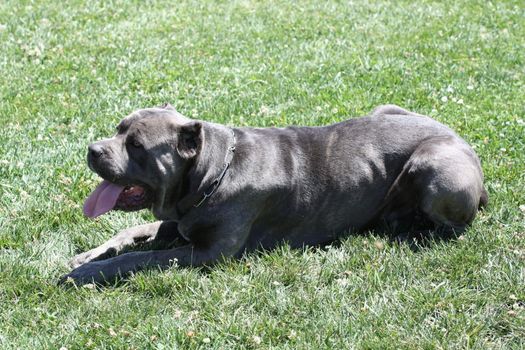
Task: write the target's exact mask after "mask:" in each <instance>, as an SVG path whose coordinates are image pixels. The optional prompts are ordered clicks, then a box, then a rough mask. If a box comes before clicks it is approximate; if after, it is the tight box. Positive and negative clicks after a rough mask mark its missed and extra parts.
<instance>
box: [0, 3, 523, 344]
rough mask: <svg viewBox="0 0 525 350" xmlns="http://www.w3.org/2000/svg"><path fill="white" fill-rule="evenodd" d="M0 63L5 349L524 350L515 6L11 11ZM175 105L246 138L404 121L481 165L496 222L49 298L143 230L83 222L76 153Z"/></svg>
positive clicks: (153, 275) (131, 6) (128, 217)
mask: <svg viewBox="0 0 525 350" xmlns="http://www.w3.org/2000/svg"><path fill="white" fill-rule="evenodd" d="M0 44H1V51H0V77H1V84H0V126H1V128H0V310H1V312H0V348H2V349H19V348H21V349H40V348H49V349H58V348H60V347H66V348H68V349H85V348H88V349H89V348H108V349H119V348H135V349H143V348H150V349H165V348H169V349H172V348H180V349H186V348H203V349H207V348H215V349H229V348H246V349H249V348H261V349H268V348H279V349H318V348H324V349H346V348H358V349H363V348H365V349H386V348H391V349H397V348H408V349H422V348H426V349H434V348H442V349H451V348H495V349H498V348H499V349H508V348H514V349H522V348H524V347H525V207H523V205H525V185H524V184H525V107H524V106H525V68H524V67H525V4H524V3H523V1H519V0H516V1H494V2H488V1H463V0H462V1H447V2H432V1H426V0H423V1H417V2H413V1H399V2H393V1H392V2H391V1H355V2H339V1H326V2H325V1H314V0H307V1H302V2H301V3H292V2H289V1H264V2H263V1H231V2H230V1H221V2H215V1H182V2H180V1H173V2H168V1H144V2H143V1H89V2H87V1H86V2H81V1H68V2H58V1H54V2H51V1H49V2H44V1H22V0H7V1H5V0H4V1H2V2H0ZM166 101H169V102H171V103H172V104H173V105H174V106H176V108H177V109H178V110H179V111H180V112H182V113H183V114H186V115H188V116H190V117H195V118H200V119H204V120H209V121H214V122H220V123H225V124H231V125H252V126H271V125H278V126H284V125H289V124H301V125H321V124H327V123H331V122H336V121H340V120H343V119H345V118H348V117H355V116H359V115H363V114H366V113H368V112H369V111H371V110H372V109H373V107H375V106H376V105H378V104H384V103H396V104H399V105H401V106H403V107H405V108H408V109H411V110H414V111H417V112H419V113H423V114H427V115H430V116H432V117H434V118H436V119H438V120H439V121H441V122H444V123H446V124H448V125H450V126H451V127H452V128H454V129H455V130H457V132H458V133H459V134H460V135H462V136H463V137H464V138H465V139H466V140H468V141H469V142H470V143H471V144H472V145H473V146H474V147H475V149H476V150H477V152H478V153H479V155H480V158H481V160H482V163H483V169H484V171H485V176H486V186H487V189H488V191H489V193H490V205H489V207H488V209H487V210H486V211H484V212H482V213H480V214H479V216H478V217H477V219H476V221H475V222H474V224H473V226H472V227H471V228H470V229H469V230H468V231H467V232H466V233H465V234H464V235H463V236H461V237H460V239H459V240H456V241H451V242H446V243H445V242H434V243H432V244H430V246H428V247H425V248H422V249H420V250H418V251H413V250H411V249H410V247H408V246H407V245H406V244H392V243H389V242H386V241H383V239H382V238H380V236H378V235H375V234H374V233H370V234H367V235H361V236H351V237H348V238H347V239H345V240H344V241H343V242H342V244H341V245H340V246H337V247H332V248H329V249H326V250H318V249H317V250H316V249H306V250H298V251H293V250H290V249H288V248H287V247H283V248H281V249H278V250H276V251H273V252H269V253H265V254H260V255H249V256H248V257H246V258H245V259H243V260H242V261H227V262H225V263H223V264H221V265H219V266H217V267H214V268H212V269H210V270H209V271H203V270H199V269H177V268H173V269H171V270H169V271H167V272H162V273H159V272H157V271H148V272H146V273H140V274H137V275H136V276H135V277H133V278H131V279H130V281H129V282H128V283H125V284H123V285H121V286H117V287H110V288H106V289H102V290H97V289H89V288H80V289H78V290H76V289H70V290H66V289H63V288H59V287H57V286H56V285H55V282H56V280H57V278H58V277H59V276H60V275H62V274H64V273H66V272H67V271H68V268H67V265H66V264H67V261H68V259H69V258H71V257H72V256H73V255H74V254H75V253H78V252H80V251H84V250H86V249H88V248H91V247H94V246H96V245H98V244H100V243H102V242H103V241H104V240H106V239H108V238H109V237H111V236H112V234H114V233H115V232H116V231H118V230H120V229H123V228H125V227H129V226H132V225H135V224H138V223H142V222H145V221H147V220H151V219H152V217H151V215H150V214H148V213H146V212H140V213H133V214H124V213H112V214H109V215H106V216H104V217H102V218H100V219H98V220H95V221H92V220H88V219H86V218H84V217H83V215H82V213H81V205H82V202H83V200H84V198H85V197H86V196H87V194H88V193H89V192H90V191H91V190H92V189H93V188H94V186H95V183H96V182H97V181H98V180H97V178H96V176H95V175H94V174H92V173H91V172H90V171H89V170H88V168H87V166H86V163H85V153H86V146H87V145H88V143H89V142H91V141H93V140H96V139H98V138H101V137H105V136H108V135H110V134H112V132H113V130H114V126H115V125H116V123H117V121H119V120H120V118H121V117H122V116H124V115H126V114H127V113H129V112H131V111H132V110H134V109H137V108H141V107H146V106H153V105H159V104H161V103H163V102H166ZM460 171H461V169H458V172H460ZM520 205H521V206H522V207H521V208H522V209H520Z"/></svg>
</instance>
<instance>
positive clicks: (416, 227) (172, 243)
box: [96, 219, 462, 288]
mask: <svg viewBox="0 0 525 350" xmlns="http://www.w3.org/2000/svg"><path fill="white" fill-rule="evenodd" d="M461 234H462V231H461V232H456V231H454V230H450V229H443V228H436V227H434V225H433V224H432V223H431V222H430V221H428V220H424V219H423V220H410V221H409V222H396V223H395V224H394V225H393V224H392V223H387V222H379V223H376V225H374V226H373V227H367V228H365V229H363V230H359V231H355V230H354V231H347V232H346V233H345V234H343V235H341V236H340V237H339V238H337V239H334V240H331V241H327V242H324V243H321V244H317V245H314V246H310V247H311V248H313V249H314V250H316V249H318V250H320V251H325V250H327V249H329V248H340V247H342V246H343V244H344V241H345V239H346V238H348V237H351V236H354V237H355V236H361V237H363V238H370V237H374V239H375V238H378V237H379V238H382V239H384V240H386V241H388V242H389V243H390V244H391V245H399V246H406V247H408V248H409V249H410V250H412V251H413V252H419V251H420V250H422V249H425V248H429V247H431V246H433V245H435V244H436V243H442V242H449V241H454V240H456V239H457V238H458V237H459V236H460V235H461ZM137 243H139V244H137V245H136V246H135V247H133V248H130V249H125V250H123V251H121V252H119V254H118V255H121V254H125V253H128V252H132V251H139V250H141V251H144V250H161V249H173V248H177V247H181V246H183V245H186V244H188V242H187V241H186V240H184V239H183V238H182V237H176V238H175V239H174V238H173V236H172V235H169V234H165V235H163V234H159V235H158V236H157V237H156V238H155V239H154V240H152V241H149V242H137ZM282 244H286V242H282ZM296 249H301V248H296ZM303 249H304V248H303ZM270 251H271V250H269V249H257V250H255V251H253V252H248V253H243V254H241V255H240V256H239V257H237V258H231V259H227V260H235V261H238V263H239V264H242V263H243V261H244V260H245V259H246V258H247V257H249V256H250V255H253V254H255V255H262V254H265V253H268V252H270ZM116 255H117V254H116V251H111V250H108V251H107V252H106V254H105V255H104V256H101V257H99V259H96V260H102V259H107V258H111V257H114V256H116ZM213 268H214V266H213V265H212V266H200V267H194V268H192V269H195V271H197V272H198V273H199V274H203V275H207V274H209V273H210V272H212V271H213ZM151 269H155V268H153V267H152V268H148V270H151ZM128 279H129V277H128V276H122V277H118V278H116V279H115V280H112V281H106V283H104V284H98V285H97V286H98V287H102V288H107V287H121V286H123V285H126V284H127V282H128Z"/></svg>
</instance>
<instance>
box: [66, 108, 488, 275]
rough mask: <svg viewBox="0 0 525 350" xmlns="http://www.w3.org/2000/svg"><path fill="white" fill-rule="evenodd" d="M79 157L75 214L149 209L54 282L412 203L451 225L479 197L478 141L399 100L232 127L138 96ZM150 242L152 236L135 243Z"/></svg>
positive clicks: (347, 221)
mask: <svg viewBox="0 0 525 350" xmlns="http://www.w3.org/2000/svg"><path fill="white" fill-rule="evenodd" d="M87 161H88V165H89V167H90V168H91V170H93V171H94V172H96V173H97V174H98V175H100V176H101V177H102V179H103V181H102V183H101V184H100V185H99V186H98V187H97V188H96V190H95V191H94V192H93V193H92V194H91V195H90V196H89V198H88V199H87V200H86V202H85V204H84V213H85V215H87V216H88V217H91V218H94V217H97V216H99V215H102V214H104V213H106V212H108V211H110V210H124V211H135V210H140V209H150V210H151V211H152V213H153V214H154V216H155V217H156V218H157V219H158V220H159V221H157V222H154V223H151V224H146V225H141V226H138V227H134V228H130V229H127V230H124V231H122V232H121V233H119V234H117V235H116V236H115V237H114V238H112V239H110V240H109V241H108V242H106V243H104V244H102V245H101V246H99V247H97V248H94V249H92V250H90V251H88V252H85V253H82V254H80V255H77V256H76V257H74V258H73V259H72V261H71V265H72V267H73V268H74V269H73V270H72V271H71V272H70V273H69V274H67V275H66V276H63V277H62V278H61V280H60V282H65V281H71V280H72V281H73V282H75V283H76V284H77V285H82V284H85V283H105V282H109V281H113V280H115V279H116V278H121V277H124V276H126V275H129V274H131V273H134V272H136V271H139V270H141V269H144V268H147V267H161V268H167V267H169V266H171V265H172V264H174V263H176V264H178V265H179V266H203V265H205V266H209V265H213V264H214V263H216V262H218V261H220V260H221V259H222V258H227V257H234V258H238V257H241V256H242V255H243V254H244V253H246V252H251V251H255V250H259V249H265V250H267V249H272V248H274V247H275V246H277V245H279V244H283V243H286V244H289V245H290V246H291V247H303V246H312V245H319V244H324V243H327V242H331V241H333V240H335V239H337V238H339V237H341V236H342V235H344V234H345V233H348V232H349V231H352V230H363V229H368V228H374V227H377V225H378V224H380V223H386V224H388V225H389V226H390V227H398V226H399V225H400V223H403V222H413V221H414V220H416V218H421V217H423V218H424V220H426V221H425V222H428V223H429V225H430V226H429V227H428V229H434V230H438V229H439V230H445V231H453V232H461V231H463V230H464V229H465V228H466V227H467V226H468V225H469V224H470V223H471V222H472V220H473V219H474V217H475V216H476V213H477V211H478V209H479V208H480V207H482V206H484V205H486V204H487V200H488V196H487V192H486V190H485V189H484V187H483V172H482V169H481V165H480V161H479V158H478V156H477V155H476V153H475V152H474V150H473V149H472V148H471V147H470V146H469V145H468V144H467V143H466V142H465V141H464V140H463V139H462V138H460V137H459V136H458V135H457V134H456V133H454V132H453V131H452V130H451V129H450V128H448V127H447V126H445V125H443V124H441V123H439V122H437V121H435V120H433V119H431V118H429V117H426V116H423V115H419V114H416V113H413V112H409V111H407V110H405V109H402V108H400V107H398V106H395V105H385V106H380V107H378V108H376V109H375V110H374V111H373V112H372V113H371V114H370V115H368V116H365V117H361V118H354V119H349V120H346V121H343V122H340V123H337V124H333V125H328V126H321V127H295V126H293V127H286V128H248V127H242V128H230V127H227V126H224V125H219V124H215V123H210V122H205V121H200V120H191V119H189V118H186V117H184V116H183V115H181V114H180V113H178V112H177V111H176V110H175V109H174V108H173V107H171V106H170V105H165V106H162V107H156V108H148V109H142V110H138V111H135V112H133V113H132V114H131V115H129V116H127V117H126V118H124V119H123V120H122V121H121V122H120V124H118V126H117V133H116V135H115V136H113V137H112V138H109V139H106V140H102V141H98V142H95V143H93V144H91V145H89V147H88V155H87ZM177 240H178V241H179V242H182V244H180V245H179V246H177V247H172V243H173V242H175V241H177ZM152 242H155V243H157V248H158V249H156V250H140V247H141V246H143V244H144V243H152ZM146 246H147V244H146ZM130 250H131V251H130ZM123 252H125V253H123Z"/></svg>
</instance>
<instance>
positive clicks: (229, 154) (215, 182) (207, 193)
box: [193, 129, 237, 208]
mask: <svg viewBox="0 0 525 350" xmlns="http://www.w3.org/2000/svg"><path fill="white" fill-rule="evenodd" d="M230 131H231V133H232V145H231V146H230V147H229V148H228V151H226V155H225V156H224V167H223V168H222V171H221V173H220V174H219V176H218V177H217V178H215V180H213V181H212V183H211V185H210V186H209V187H208V189H207V190H206V191H204V194H203V195H202V198H201V199H200V200H199V201H198V202H197V203H196V204H194V205H193V206H194V207H195V208H198V207H200V206H201V205H202V204H203V203H204V202H206V199H208V198H209V197H211V196H212V195H213V194H214V193H215V191H217V188H219V186H220V184H221V182H222V179H223V178H224V175H226V171H227V170H228V168H229V167H230V164H231V162H232V160H233V155H234V154H235V145H236V143H237V139H236V138H235V132H234V131H233V129H230Z"/></svg>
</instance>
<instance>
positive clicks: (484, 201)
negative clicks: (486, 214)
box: [478, 187, 489, 209]
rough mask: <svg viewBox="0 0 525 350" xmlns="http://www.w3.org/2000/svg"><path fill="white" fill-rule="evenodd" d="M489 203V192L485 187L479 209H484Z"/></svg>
mask: <svg viewBox="0 0 525 350" xmlns="http://www.w3.org/2000/svg"><path fill="white" fill-rule="evenodd" d="M488 203H489V194H488V193H487V190H486V189H485V187H483V188H482V189H481V197H480V198H479V206H478V209H483V208H485V207H486V206H487V204H488Z"/></svg>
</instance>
